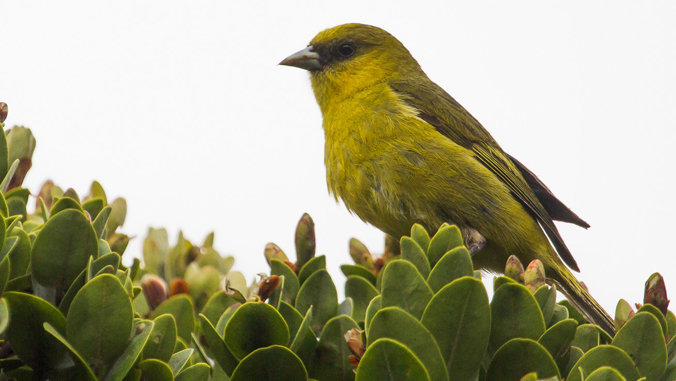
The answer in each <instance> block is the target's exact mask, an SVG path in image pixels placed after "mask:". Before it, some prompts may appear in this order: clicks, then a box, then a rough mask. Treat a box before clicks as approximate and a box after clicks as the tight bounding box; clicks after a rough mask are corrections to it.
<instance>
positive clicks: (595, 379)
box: [585, 366, 626, 381]
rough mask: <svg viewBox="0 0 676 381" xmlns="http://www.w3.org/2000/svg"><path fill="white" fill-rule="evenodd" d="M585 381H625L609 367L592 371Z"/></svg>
mask: <svg viewBox="0 0 676 381" xmlns="http://www.w3.org/2000/svg"><path fill="white" fill-rule="evenodd" d="M585 380H587V381H626V379H625V378H624V377H622V375H621V374H620V372H618V371H617V370H615V369H613V368H611V367H609V366H602V367H600V368H598V369H596V370H595V371H593V372H592V373H591V374H590V375H589V376H587V378H586V379H585Z"/></svg>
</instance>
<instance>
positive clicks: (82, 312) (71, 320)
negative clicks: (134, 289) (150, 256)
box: [66, 274, 133, 373]
mask: <svg viewBox="0 0 676 381" xmlns="http://www.w3.org/2000/svg"><path fill="white" fill-rule="evenodd" d="M132 329H133V311H132V307H131V300H130V299H129V297H128V296H127V293H126V291H125V290H124V288H123V287H122V285H121V284H120V282H119V281H118V280H117V278H116V277H114V276H113V275H109V274H103V275H99V276H97V277H96V278H94V279H92V280H91V281H90V282H88V283H87V284H85V285H84V286H83V287H82V288H81V289H80V291H79V292H78V293H77V295H75V298H74V299H73V303H72V304H71V306H70V309H69V310H68V316H67V318H66V337H67V338H68V341H69V342H70V343H71V345H72V346H73V347H74V348H75V349H76V350H77V351H78V352H79V353H81V354H82V355H83V356H84V357H85V359H86V360H87V361H88V362H89V364H91V366H92V368H94V369H95V370H96V369H99V370H100V369H105V367H106V365H107V364H110V363H112V362H113V361H114V360H115V359H116V358H117V357H118V356H119V355H120V354H121V353H122V352H123V351H124V349H125V348H126V346H127V341H128V340H129V337H131V334H132ZM97 373H98V372H97Z"/></svg>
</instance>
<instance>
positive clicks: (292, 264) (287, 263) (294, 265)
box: [284, 260, 298, 275]
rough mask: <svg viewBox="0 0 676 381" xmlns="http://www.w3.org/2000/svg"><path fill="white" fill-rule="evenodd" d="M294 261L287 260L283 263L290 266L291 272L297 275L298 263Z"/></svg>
mask: <svg viewBox="0 0 676 381" xmlns="http://www.w3.org/2000/svg"><path fill="white" fill-rule="evenodd" d="M296 263H298V262H296ZM296 263H292V262H290V261H288V260H287V261H284V264H285V265H287V266H289V267H290V268H291V270H293V272H294V273H296V275H298V265H297V264H296Z"/></svg>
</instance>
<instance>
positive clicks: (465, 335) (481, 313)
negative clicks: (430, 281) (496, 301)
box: [371, 276, 491, 380]
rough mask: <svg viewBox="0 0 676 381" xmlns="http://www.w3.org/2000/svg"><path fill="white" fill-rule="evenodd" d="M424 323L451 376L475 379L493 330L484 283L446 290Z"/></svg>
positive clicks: (463, 282)
mask: <svg viewBox="0 0 676 381" xmlns="http://www.w3.org/2000/svg"><path fill="white" fill-rule="evenodd" d="M421 322H422V324H423V325H424V326H425V327H426V328H427V329H428V330H429V332H430V333H431V334H432V336H434V338H435V339H436V341H437V344H438V345H439V349H440V350H441V355H442V357H443V359H444V362H445V363H446V367H447V369H448V374H449V375H451V376H452V378H453V379H454V380H455V379H457V380H471V379H473V377H475V376H476V375H477V373H478V371H479V368H480V365H481V361H482V359H483V357H484V353H485V352H486V347H487V346H488V338H489V335H490V328H491V311H490V307H489V304H488V295H487V294H486V289H485V288H484V286H483V284H482V283H481V281H479V280H477V279H475V278H474V277H470V276H467V277H462V278H460V279H456V280H454V281H453V282H451V283H450V284H448V285H446V286H444V287H443V288H442V289H441V290H440V291H439V292H438V293H437V294H436V295H434V297H433V298H432V300H431V301H430V303H429V305H428V306H427V308H426V309H425V313H424V314H423V316H422V319H421ZM372 324H373V323H372ZM371 329H372V327H371Z"/></svg>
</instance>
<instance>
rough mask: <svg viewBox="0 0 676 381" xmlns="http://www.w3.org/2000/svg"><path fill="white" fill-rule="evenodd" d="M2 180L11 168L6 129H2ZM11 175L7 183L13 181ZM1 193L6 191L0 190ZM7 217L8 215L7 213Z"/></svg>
mask: <svg viewBox="0 0 676 381" xmlns="http://www.w3.org/2000/svg"><path fill="white" fill-rule="evenodd" d="M0 135H2V136H0V180H4V179H5V178H7V171H8V170H9V149H8V148H7V137H6V136H5V131H2V134H0ZM11 180H12V179H11V177H10V178H9V179H8V180H7V185H9V182H10V181H11ZM0 193H4V191H3V192H0ZM5 217H7V216H6V215H5Z"/></svg>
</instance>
